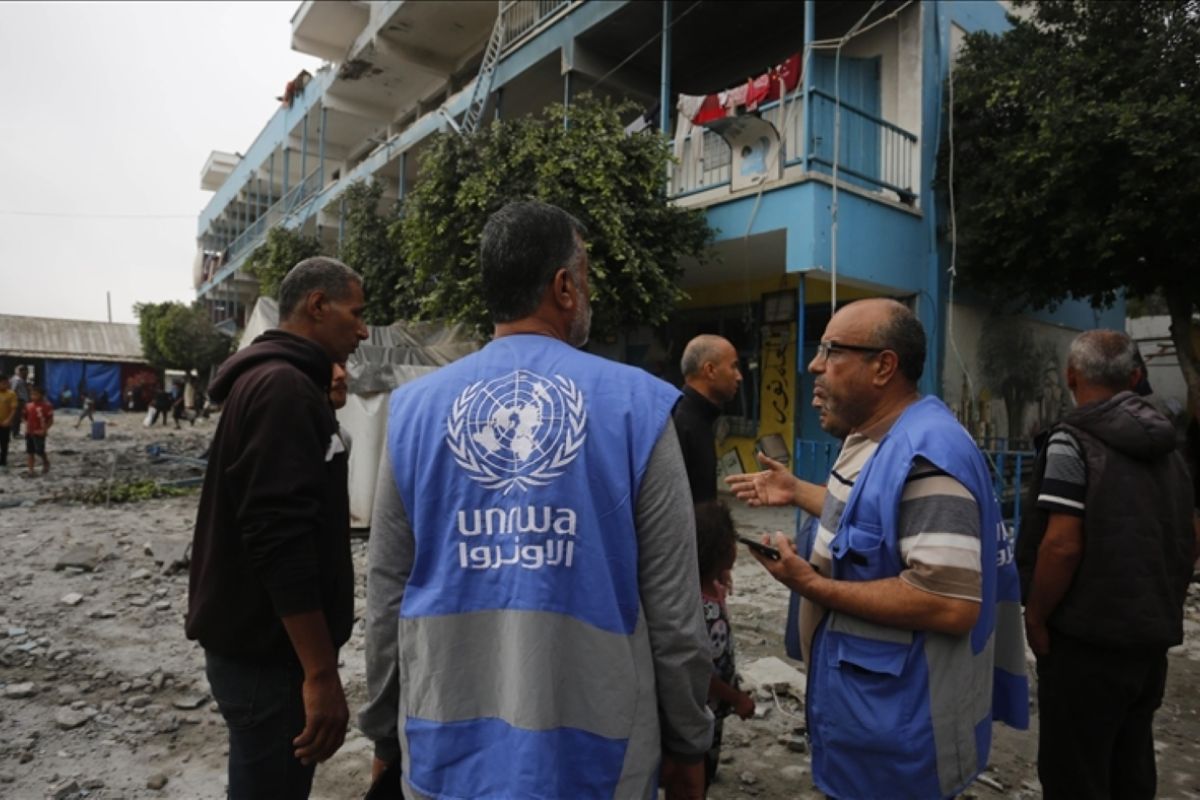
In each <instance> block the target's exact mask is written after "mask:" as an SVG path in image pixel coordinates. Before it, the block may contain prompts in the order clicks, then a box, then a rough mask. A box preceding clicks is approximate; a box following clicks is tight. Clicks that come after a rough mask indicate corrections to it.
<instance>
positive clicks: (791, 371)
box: [717, 323, 797, 473]
mask: <svg viewBox="0 0 1200 800" xmlns="http://www.w3.org/2000/svg"><path fill="white" fill-rule="evenodd" d="M759 358H760V361H759V363H760V364H761V365H762V368H761V376H762V387H761V397H762V406H761V408H760V409H759V423H758V435H757V436H756V437H754V438H753V439H750V438H746V437H740V436H737V437H735V436H730V437H728V438H726V439H725V440H724V441H723V442H721V443H719V444H718V445H717V459H718V463H719V464H720V465H721V466H720V470H721V471H722V473H729V472H736V471H738V466H737V464H738V462H735V461H734V460H733V459H732V458H730V456H729V454H730V453H731V452H734V451H736V453H737V456H738V457H739V459H740V468H741V469H744V470H747V471H751V472H752V471H754V470H756V469H757V468H758V462H757V461H756V460H755V458H754V449H755V445H756V443H757V442H758V440H759V439H761V438H762V437H764V436H769V435H771V434H773V433H777V434H779V435H780V436H781V437H782V438H783V442H784V445H785V447H786V448H787V451H788V455H789V459H790V457H791V455H792V448H793V444H794V442H795V429H796V428H795V420H796V402H797V398H796V324H795V323H788V324H786V325H772V326H770V328H769V332H767V334H766V335H765V336H764V340H763V349H762V352H761V353H760V354H759Z"/></svg>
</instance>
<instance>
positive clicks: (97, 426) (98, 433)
mask: <svg viewBox="0 0 1200 800" xmlns="http://www.w3.org/2000/svg"><path fill="white" fill-rule="evenodd" d="M92 438H93V439H103V438H104V420H102V419H94V420H92Z"/></svg>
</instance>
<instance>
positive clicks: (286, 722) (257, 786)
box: [204, 650, 316, 800]
mask: <svg viewBox="0 0 1200 800" xmlns="http://www.w3.org/2000/svg"><path fill="white" fill-rule="evenodd" d="M204 657H205V669H206V672H207V673H208V684H209V686H210V687H212V694H213V699H214V700H216V701H217V707H218V708H220V709H221V716H223V717H224V718H225V725H226V727H227V728H228V729H229V798H230V800H258V798H268V799H269V800H274V798H279V799H280V800H292V798H299V799H300V800H303V798H307V797H308V794H309V791H310V790H311V789H312V781H313V772H314V770H315V769H316V765H315V764H310V765H309V766H307V767H306V766H304V765H303V764H301V763H300V760H299V759H298V758H296V756H295V747H294V746H293V745H292V740H293V739H295V738H296V737H297V736H299V735H300V732H301V731H303V730H304V699H303V697H302V695H301V688H302V684H303V683H304V671H303V670H302V669H301V668H300V664H299V663H298V662H297V661H295V660H294V659H288V660H287V661H285V662H267V663H263V664H257V663H247V662H242V661H235V660H233V659H230V658H226V657H225V656H221V655H218V654H216V653H213V652H212V651H209V650H206V651H205V653H204Z"/></svg>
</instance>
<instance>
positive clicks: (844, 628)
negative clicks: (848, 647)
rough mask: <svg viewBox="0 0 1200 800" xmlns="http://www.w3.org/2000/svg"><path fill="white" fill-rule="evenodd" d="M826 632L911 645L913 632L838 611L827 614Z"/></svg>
mask: <svg viewBox="0 0 1200 800" xmlns="http://www.w3.org/2000/svg"><path fill="white" fill-rule="evenodd" d="M825 627H826V629H827V630H830V631H834V632H836V633H848V634H850V635H851V636H861V637H862V638H864V639H874V640H875V641H877V642H891V643H893V644H904V645H911V644H912V642H913V632H912V631H907V630H904V629H903V628H892V627H889V626H887V625H879V624H878V623H875V622H869V621H867V620H865V619H862V618H861V617H855V616H852V615H850V614H843V613H841V612H840V611H830V612H829V622H827V623H825Z"/></svg>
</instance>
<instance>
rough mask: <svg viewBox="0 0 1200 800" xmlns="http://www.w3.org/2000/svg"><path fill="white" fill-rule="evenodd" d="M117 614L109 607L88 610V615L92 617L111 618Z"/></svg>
mask: <svg viewBox="0 0 1200 800" xmlns="http://www.w3.org/2000/svg"><path fill="white" fill-rule="evenodd" d="M116 615H117V612H115V611H113V610H112V609H111V608H97V609H96V610H94V611H91V612H88V616H89V617H91V618H92V619H112V618H113V617H115V616H116Z"/></svg>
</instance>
